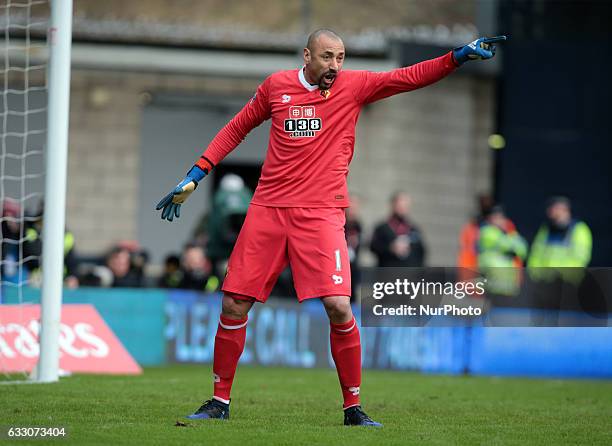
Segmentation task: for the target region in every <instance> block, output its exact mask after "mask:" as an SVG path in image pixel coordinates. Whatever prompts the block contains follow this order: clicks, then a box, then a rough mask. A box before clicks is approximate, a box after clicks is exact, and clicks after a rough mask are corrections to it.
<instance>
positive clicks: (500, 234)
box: [478, 206, 527, 296]
mask: <svg viewBox="0 0 612 446" xmlns="http://www.w3.org/2000/svg"><path fill="white" fill-rule="evenodd" d="M507 221H508V219H507V218H506V215H505V213H504V210H503V208H502V207H501V206H494V207H493V208H491V210H490V211H489V214H488V215H487V217H486V219H485V221H484V223H483V225H482V226H481V227H480V232H479V238H478V267H479V270H480V272H481V273H483V274H484V275H485V276H486V277H487V281H488V283H487V290H488V291H489V292H491V293H494V294H501V295H504V296H511V295H515V294H517V292H518V291H519V289H520V285H521V271H520V269H518V268H516V262H515V259H516V258H519V259H521V260H524V259H525V258H526V257H527V242H526V241H525V239H524V238H523V237H521V235H520V234H519V233H518V232H517V231H516V229H514V228H513V229H511V230H509V229H508V224H507Z"/></svg>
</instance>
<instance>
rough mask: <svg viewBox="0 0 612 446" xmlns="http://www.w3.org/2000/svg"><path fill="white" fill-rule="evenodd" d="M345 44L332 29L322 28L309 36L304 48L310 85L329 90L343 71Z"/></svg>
mask: <svg viewBox="0 0 612 446" xmlns="http://www.w3.org/2000/svg"><path fill="white" fill-rule="evenodd" d="M343 62H344V43H343V42H342V39H341V38H340V36H339V35H338V34H336V33H335V32H333V31H332V30H331V29H327V28H320V29H317V30H315V31H313V32H312V33H311V34H310V36H308V43H307V44H306V48H304V76H305V78H306V80H307V81H308V83H309V84H311V85H318V86H319V89H321V90H329V89H330V88H331V86H332V84H333V83H334V81H335V80H336V76H337V75H338V73H339V72H340V70H341V69H342V63H343Z"/></svg>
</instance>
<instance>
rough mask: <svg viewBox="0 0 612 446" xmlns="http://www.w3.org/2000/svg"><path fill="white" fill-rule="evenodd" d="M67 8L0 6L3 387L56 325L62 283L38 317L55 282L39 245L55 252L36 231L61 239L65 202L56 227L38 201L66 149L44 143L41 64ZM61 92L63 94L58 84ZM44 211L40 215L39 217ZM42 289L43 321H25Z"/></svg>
mask: <svg viewBox="0 0 612 446" xmlns="http://www.w3.org/2000/svg"><path fill="white" fill-rule="evenodd" d="M65 5H68V8H67V9H66V6H65ZM71 5H72V4H71V3H70V0H61V1H56V0H49V1H47V0H0V28H1V29H2V35H1V37H0V38H1V39H2V41H1V42H0V47H1V48H2V53H1V55H0V73H1V74H0V76H1V77H0V126H1V127H0V145H1V146H0V204H1V205H2V213H1V214H0V223H1V225H0V226H1V228H0V246H1V248H2V250H1V251H2V258H1V260H0V373H1V375H0V379H1V378H4V379H5V380H6V379H15V377H16V378H17V379H20V378H21V379H23V378H24V377H25V376H26V375H27V374H29V373H30V372H31V371H32V370H33V369H34V368H35V367H36V364H37V362H38V359H39V355H40V360H41V362H42V360H43V356H46V355H43V354H42V351H44V350H45V342H44V339H45V338H47V337H48V336H45V333H44V332H45V331H46V332H47V333H51V334H52V337H51V338H52V341H53V342H52V345H57V332H58V330H59V323H55V324H51V325H52V326H51V329H50V330H49V328H48V326H47V328H45V325H46V324H45V319H47V320H49V319H51V320H55V319H57V320H58V322H59V311H60V310H59V308H60V307H59V305H60V303H61V281H60V282H58V281H57V280H56V281H55V282H56V283H57V286H51V288H52V289H53V290H54V293H55V296H56V298H55V302H57V305H47V308H51V309H52V311H54V313H52V317H51V318H49V316H48V315H47V316H45V309H44V307H45V305H44V302H45V299H46V298H45V294H48V293H47V290H46V289H47V288H49V283H52V284H53V283H54V282H53V281H49V279H48V277H47V276H48V275H49V273H48V272H47V270H54V272H55V268H49V267H48V265H49V263H47V262H48V260H45V259H43V256H42V246H43V240H44V241H45V243H44V245H45V251H50V250H51V247H52V245H53V249H55V248H56V246H57V243H55V242H54V243H50V242H49V239H48V238H47V235H45V234H43V231H42V229H43V216H44V220H45V232H47V233H54V234H57V233H58V231H57V230H51V229H52V227H53V226H55V227H57V228H59V229H58V230H59V231H61V234H62V235H61V236H62V237H63V230H64V229H63V224H64V222H63V213H64V207H63V203H64V202H63V199H62V200H60V201H57V200H56V199H55V198H54V199H53V200H54V201H53V203H60V206H61V209H60V210H59V212H58V215H61V216H62V217H61V218H60V219H59V220H58V221H59V223H56V222H51V224H50V223H49V220H50V219H49V218H48V216H47V214H48V213H49V211H48V209H49V208H48V207H45V205H44V201H43V199H45V200H47V199H48V198H49V197H48V196H45V190H46V191H47V194H46V195H49V194H48V192H49V189H50V187H49V184H50V182H49V180H50V178H49V174H48V173H46V172H50V171H51V170H49V165H50V163H51V166H53V165H55V164H56V163H57V161H56V160H54V159H53V158H54V157H56V155H57V154H58V153H59V155H60V157H59V158H60V160H59V162H60V163H61V162H63V163H64V164H65V148H64V150H58V149H57V146H56V145H55V144H51V143H50V141H51V139H49V136H50V135H51V134H52V133H57V132H58V130H57V129H53V130H52V131H48V127H52V125H50V124H48V122H51V121H50V119H51V117H52V116H53V115H54V112H53V111H52V110H54V109H53V108H52V107H53V103H54V101H53V100H52V99H51V97H52V95H51V94H50V91H51V90H52V89H53V88H55V87H54V86H52V87H49V85H51V83H50V82H51V81H50V80H49V79H51V78H53V77H55V78H56V80H57V78H58V76H57V75H55V76H54V75H53V74H54V73H56V72H57V71H56V70H53V69H51V68H52V65H51V62H50V63H48V62H47V61H48V60H53V51H50V48H51V47H53V46H57V45H55V42H54V40H56V38H57V34H58V32H57V31H58V26H57V25H56V24H55V22H54V17H56V15H54V13H53V11H54V10H55V9H57V8H64V9H65V11H67V14H70V15H68V17H70V16H71V13H72V8H71ZM64 23H66V22H64ZM66 29H67V30H68V32H69V31H70V22H69V19H68V22H67V26H64V27H63V28H62V31H63V30H66ZM47 37H48V38H47ZM61 37H62V39H61V40H62V41H64V42H65V41H66V39H65V38H64V37H63V36H61ZM58 40H59V39H58ZM67 46H68V59H66V58H62V63H63V64H64V65H67V66H66V67H64V70H63V71H64V73H65V72H66V71H67V72H68V82H69V70H70V62H69V56H70V54H69V40H68V45H67ZM64 47H66V44H65V43H64ZM53 85H55V83H53ZM62 86H63V87H64V90H65V89H66V87H65V83H63V85H62ZM55 102H57V101H55ZM62 105H64V104H62ZM56 114H57V113H56ZM62 114H63V115H66V116H65V117H63V118H62V119H61V120H60V121H59V124H60V125H59V132H60V138H58V140H60V142H62V143H63V144H64V145H66V144H65V141H66V137H65V133H67V105H65V106H64V107H63V111H62ZM64 124H65V125H64ZM63 127H66V129H65V131H64V129H63ZM46 169H47V170H46ZM59 171H60V176H59V177H58V178H53V179H52V181H54V182H55V181H57V182H58V183H59V185H60V186H59V188H58V189H61V192H62V193H64V194H65V169H64V170H62V169H59ZM61 175H63V177H62V176H61ZM54 195H55V196H57V194H56V193H54ZM47 206H49V203H47ZM45 209H46V211H47V212H43V211H44V210H45ZM52 214H55V212H52ZM56 220H57V219H56ZM54 237H55V238H57V237H56V236H55V235H54ZM55 250H56V249H55ZM46 256H48V254H47V253H46V252H45V257H46ZM54 258H55V259H57V258H58V257H57V256H55V257H54ZM43 260H44V261H43ZM43 263H44V265H45V268H43ZM55 276H58V274H55ZM43 283H44V284H45V286H44V287H42V285H43ZM41 288H42V289H43V291H42V301H43V309H42V317H41V318H39V317H35V318H32V317H31V316H26V314H31V309H32V304H34V303H36V304H38V303H39V302H40V300H41V298H40V295H41V292H40V290H41ZM58 290H59V291H58ZM41 321H42V322H41ZM41 332H42V336H41V341H40V344H41V347H39V335H41ZM51 350H52V351H53V353H52V361H51V363H54V362H56V359H57V358H56V356H57V354H56V353H55V348H52V349H51ZM52 368H53V367H52ZM53 373H55V374H56V371H54V372H53ZM49 380H53V379H49Z"/></svg>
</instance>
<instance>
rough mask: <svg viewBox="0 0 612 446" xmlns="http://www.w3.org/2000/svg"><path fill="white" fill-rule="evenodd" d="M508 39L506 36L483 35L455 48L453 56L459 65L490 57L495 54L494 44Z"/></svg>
mask: <svg viewBox="0 0 612 446" xmlns="http://www.w3.org/2000/svg"><path fill="white" fill-rule="evenodd" d="M506 39H507V37H506V36H497V37H481V38H480V39H476V40H474V41H473V42H472V43H468V44H467V45H465V46H460V47H457V48H455V49H454V50H453V58H454V59H455V62H457V64H459V65H462V64H463V63H465V62H467V61H468V60H474V59H490V58H492V57H493V56H495V45H493V44H494V43H497V42H503V41H504V40H506Z"/></svg>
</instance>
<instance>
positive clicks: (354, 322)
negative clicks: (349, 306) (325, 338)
mask: <svg viewBox="0 0 612 446" xmlns="http://www.w3.org/2000/svg"><path fill="white" fill-rule="evenodd" d="M355 325H357V322H356V321H353V325H351V328H347V329H346V330H341V329H339V328H334V330H335V331H337V332H339V333H348V332H349V331H351V330H352V329H353V328H355Z"/></svg>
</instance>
